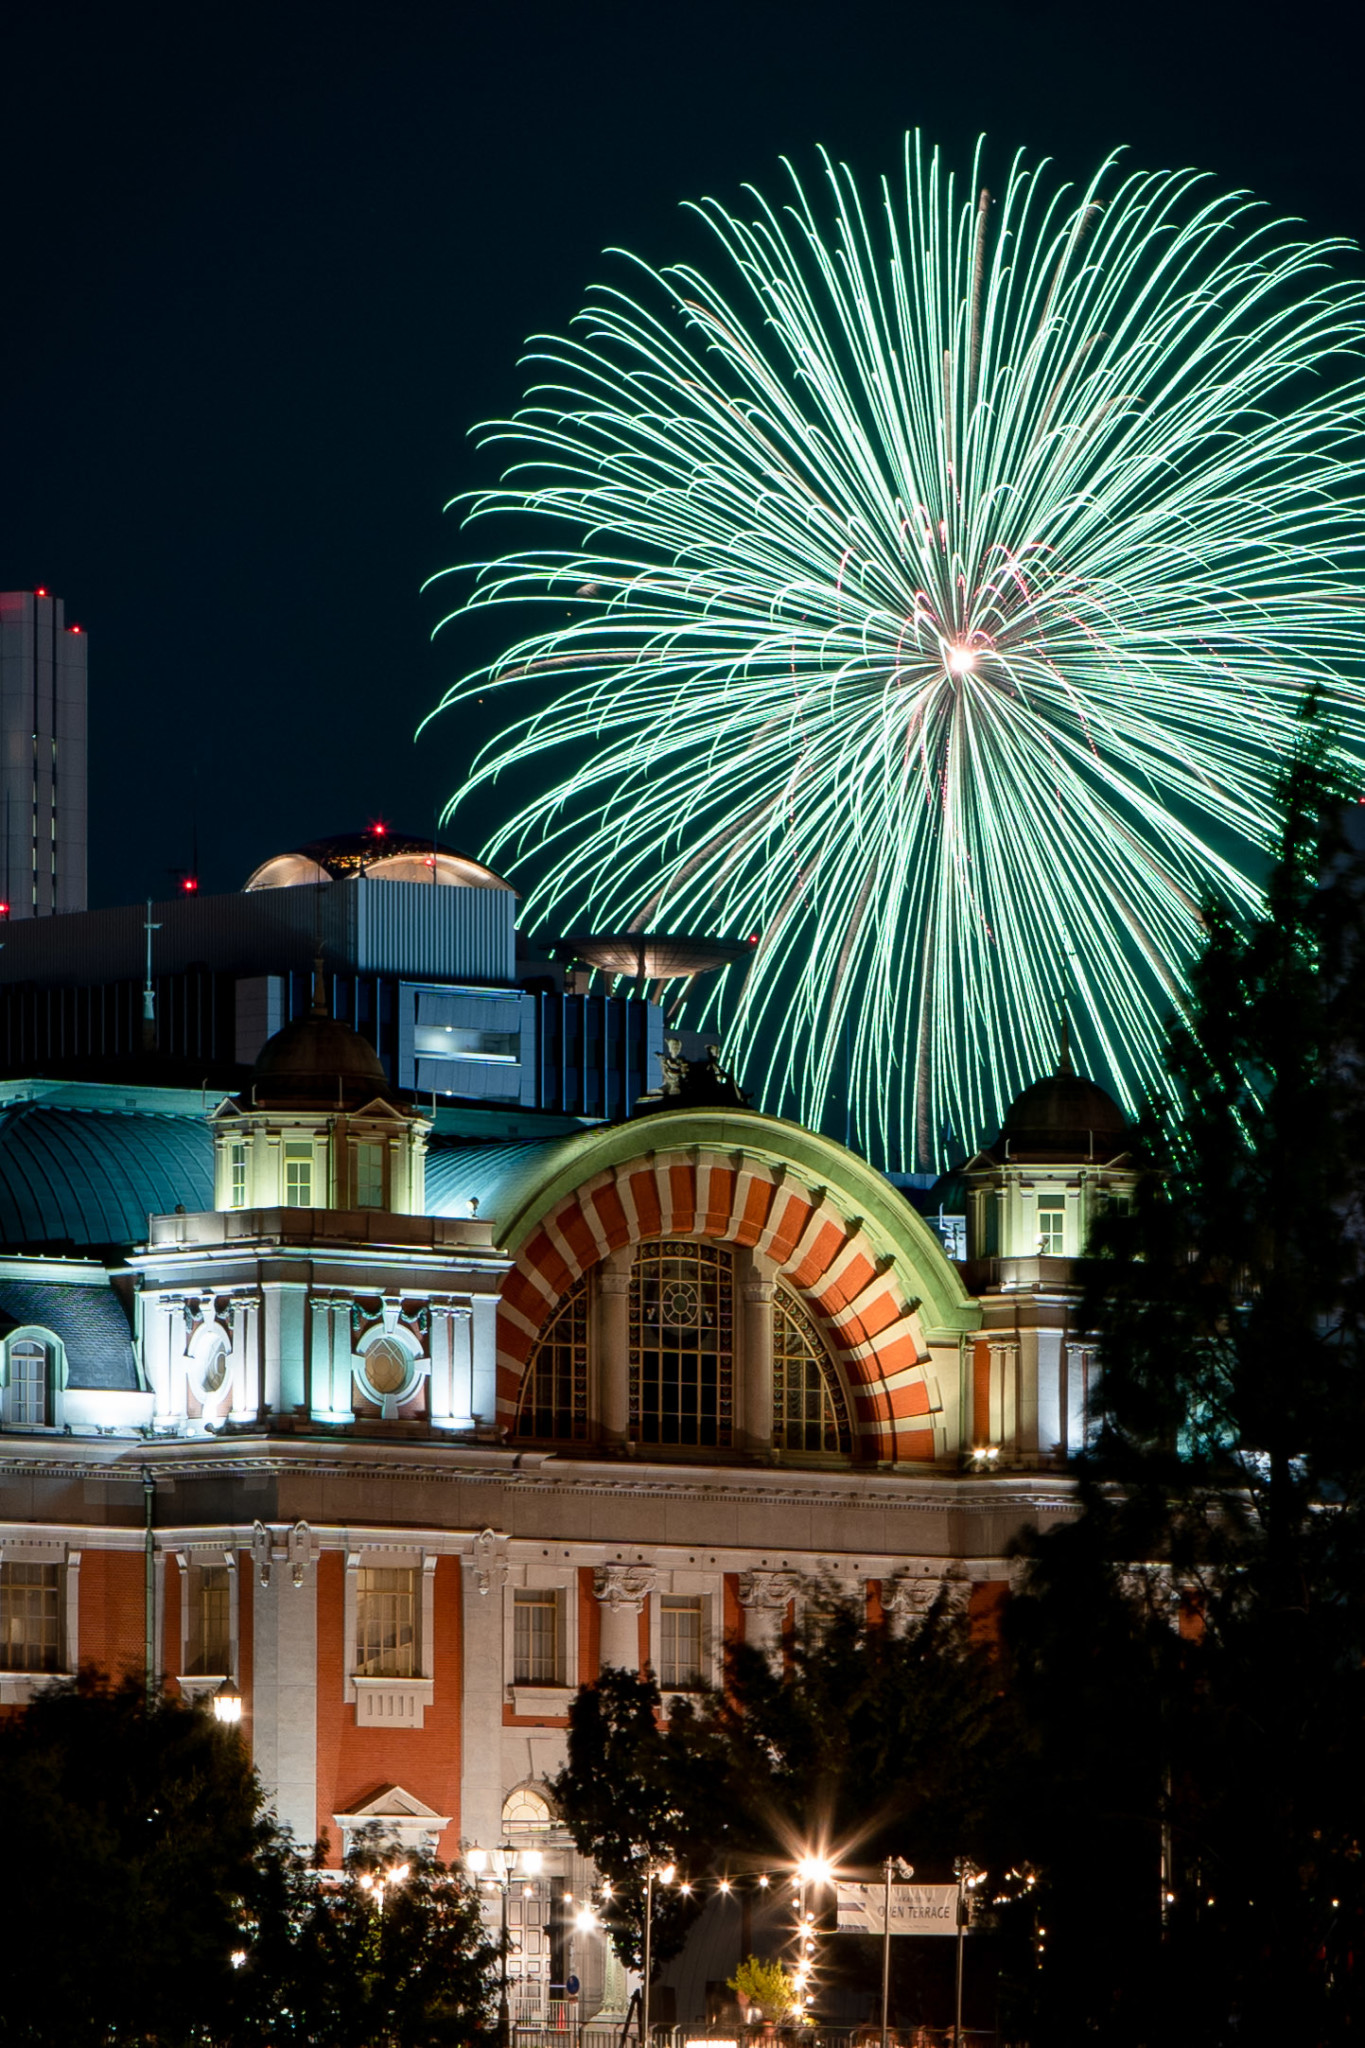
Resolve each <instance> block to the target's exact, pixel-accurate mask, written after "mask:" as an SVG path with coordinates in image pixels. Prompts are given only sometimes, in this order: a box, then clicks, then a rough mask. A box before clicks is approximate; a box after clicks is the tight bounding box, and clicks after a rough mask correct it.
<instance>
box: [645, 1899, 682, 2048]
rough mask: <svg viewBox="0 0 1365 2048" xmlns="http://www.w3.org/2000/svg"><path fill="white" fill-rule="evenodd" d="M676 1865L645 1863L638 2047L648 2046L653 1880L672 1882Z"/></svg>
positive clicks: (652, 1940)
mask: <svg viewBox="0 0 1365 2048" xmlns="http://www.w3.org/2000/svg"><path fill="white" fill-rule="evenodd" d="M676 1868H677V1866H676V1864H673V1863H655V1862H654V1861H653V1860H652V1859H651V1861H650V1862H648V1863H646V1865H645V1971H644V1977H643V1980H642V1982H641V1985H640V2048H649V1972H650V1968H651V1958H652V1953H653V1942H654V1880H655V1878H656V1877H657V1878H658V1880H659V1883H660V1884H672V1882H673V1875H674V1872H675V1870H676Z"/></svg>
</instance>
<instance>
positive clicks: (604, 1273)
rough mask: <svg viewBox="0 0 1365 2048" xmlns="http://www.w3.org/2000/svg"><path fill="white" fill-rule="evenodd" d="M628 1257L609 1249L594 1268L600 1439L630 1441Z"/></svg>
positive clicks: (618, 1444)
mask: <svg viewBox="0 0 1365 2048" xmlns="http://www.w3.org/2000/svg"><path fill="white" fill-rule="evenodd" d="M630 1260H631V1255H630V1253H629V1251H619V1252H611V1253H609V1254H608V1256H607V1257H606V1258H605V1259H604V1260H603V1261H602V1264H601V1265H600V1266H599V1267H598V1269H597V1276H596V1278H597V1331H596V1336H597V1415H598V1427H599V1429H600V1431H601V1436H602V1442H603V1443H604V1444H607V1445H609V1446H611V1447H612V1448H614V1449H618V1450H619V1449H621V1448H623V1447H624V1446H625V1445H626V1444H627V1443H628V1442H629V1441H630Z"/></svg>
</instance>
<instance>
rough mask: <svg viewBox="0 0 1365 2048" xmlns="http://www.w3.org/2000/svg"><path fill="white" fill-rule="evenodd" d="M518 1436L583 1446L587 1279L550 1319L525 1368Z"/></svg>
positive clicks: (584, 1431)
mask: <svg viewBox="0 0 1365 2048" xmlns="http://www.w3.org/2000/svg"><path fill="white" fill-rule="evenodd" d="M516 1434H517V1435H518V1436H532V1437H549V1438H551V1439H553V1440H554V1441H555V1442H557V1443H574V1442H579V1443H581V1442H584V1441H586V1439H587V1435H588V1278H587V1275H586V1273H585V1274H584V1276H583V1278H582V1279H581V1280H580V1281H579V1282H578V1283H577V1285H576V1286H575V1287H574V1289H573V1291H572V1292H571V1293H570V1294H567V1295H566V1296H565V1297H564V1299H563V1301H562V1302H561V1303H560V1304H559V1307H558V1308H557V1309H556V1310H555V1312H554V1314H553V1316H551V1318H550V1320H549V1322H548V1323H547V1324H546V1326H545V1329H544V1331H543V1333H542V1335H541V1338H540V1341H539V1342H538V1344H537V1345H536V1348H535V1350H534V1351H533V1352H532V1353H531V1362H530V1364H529V1365H528V1366H527V1368H526V1377H525V1379H524V1380H523V1381H522V1383H521V1401H520V1403H519V1405H518V1408H517V1427H516Z"/></svg>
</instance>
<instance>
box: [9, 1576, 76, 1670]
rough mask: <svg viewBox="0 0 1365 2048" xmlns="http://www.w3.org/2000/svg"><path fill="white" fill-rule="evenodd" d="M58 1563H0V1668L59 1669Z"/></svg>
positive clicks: (60, 1644) (60, 1631) (60, 1578)
mask: <svg viewBox="0 0 1365 2048" xmlns="http://www.w3.org/2000/svg"><path fill="white" fill-rule="evenodd" d="M61 1581H62V1572H61V1566H60V1565H55V1564H0V1671H60V1669H61V1646H62V1626H61V1609H60V1605H59V1603H60V1600H61Z"/></svg>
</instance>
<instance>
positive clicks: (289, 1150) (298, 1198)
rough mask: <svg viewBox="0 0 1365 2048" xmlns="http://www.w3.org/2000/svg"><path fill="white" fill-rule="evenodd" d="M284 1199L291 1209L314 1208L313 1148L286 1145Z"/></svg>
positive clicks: (309, 1146)
mask: <svg viewBox="0 0 1365 2048" xmlns="http://www.w3.org/2000/svg"><path fill="white" fill-rule="evenodd" d="M284 1199H285V1205H286V1207H288V1208H290V1209H311V1208H312V1206H313V1148H312V1146H311V1145H288V1144H287V1145H286V1146H285V1148H284Z"/></svg>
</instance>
